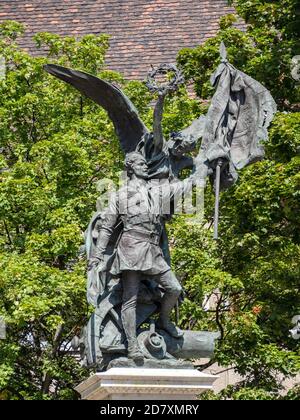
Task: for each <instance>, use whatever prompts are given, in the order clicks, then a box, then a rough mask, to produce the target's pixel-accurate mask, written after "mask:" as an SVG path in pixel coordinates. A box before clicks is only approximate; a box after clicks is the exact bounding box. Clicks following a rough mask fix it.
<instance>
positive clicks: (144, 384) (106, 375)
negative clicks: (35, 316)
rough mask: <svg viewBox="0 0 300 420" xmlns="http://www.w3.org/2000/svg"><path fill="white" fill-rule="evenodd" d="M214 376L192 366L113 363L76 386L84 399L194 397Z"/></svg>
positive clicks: (207, 388)
mask: <svg viewBox="0 0 300 420" xmlns="http://www.w3.org/2000/svg"><path fill="white" fill-rule="evenodd" d="M217 378H218V377H217V376H214V375H209V374H206V373H202V372H199V371H198V370H195V369H151V368H149V369H145V368H129V367H127V368H120V367H119V368H117V367H115V368H111V369H109V370H108V371H106V372H101V373H96V374H94V375H93V376H91V377H90V378H88V379H87V380H85V381H84V382H82V383H81V384H79V385H78V386H77V387H76V388H75V389H76V391H77V392H79V394H80V395H81V399H83V400H98V401H99V400H196V399H197V396H198V395H199V394H201V393H203V392H204V391H209V390H212V385H213V383H214V381H215V380H216V379H217Z"/></svg>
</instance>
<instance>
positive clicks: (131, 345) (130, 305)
mask: <svg viewBox="0 0 300 420" xmlns="http://www.w3.org/2000/svg"><path fill="white" fill-rule="evenodd" d="M122 285H123V303H122V309H121V317H122V323H123V328H124V331H125V335H126V338H127V342H128V357H129V358H131V359H134V360H140V359H143V355H142V353H141V351H140V349H139V347H138V343H137V339H136V306H137V295H138V291H139V285H140V273H139V272H136V271H123V273H122Z"/></svg>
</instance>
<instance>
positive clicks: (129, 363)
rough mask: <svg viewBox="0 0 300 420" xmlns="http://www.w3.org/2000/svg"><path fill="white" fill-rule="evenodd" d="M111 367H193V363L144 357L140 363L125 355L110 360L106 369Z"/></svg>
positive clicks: (171, 358)
mask: <svg viewBox="0 0 300 420" xmlns="http://www.w3.org/2000/svg"><path fill="white" fill-rule="evenodd" d="M112 368H139V369H194V366H193V363H192V362H189V361H187V360H178V359H175V358H174V357H170V358H169V359H166V358H165V359H154V358H153V359H144V360H143V361H142V362H141V363H137V362H134V361H133V360H131V359H128V358H127V357H119V358H118V359H114V360H112V361H111V362H110V363H109V364H108V367H107V370H109V369H112Z"/></svg>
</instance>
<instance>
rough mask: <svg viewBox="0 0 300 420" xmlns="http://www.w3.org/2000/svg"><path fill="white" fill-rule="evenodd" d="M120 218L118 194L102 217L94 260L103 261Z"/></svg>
mask: <svg viewBox="0 0 300 420" xmlns="http://www.w3.org/2000/svg"><path fill="white" fill-rule="evenodd" d="M118 217H119V199H118V194H117V193H116V194H113V195H112V196H111V199H110V202H109V206H108V208H107V209H106V211H105V212H104V215H103V217H102V225H101V228H100V231H99V235H98V239H97V245H96V248H95V252H94V255H93V256H92V258H96V259H99V260H100V259H101V258H102V255H103V253H104V252H105V250H106V248H107V245H108V242H109V240H110V237H111V235H112V234H113V232H114V229H115V226H116V223H117V220H118Z"/></svg>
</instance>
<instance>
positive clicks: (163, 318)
mask: <svg viewBox="0 0 300 420" xmlns="http://www.w3.org/2000/svg"><path fill="white" fill-rule="evenodd" d="M156 281H157V283H159V284H160V285H161V286H162V287H163V288H164V291H165V294H164V297H163V300H162V303H161V310H160V316H159V319H158V323H157V325H158V327H159V328H162V329H164V330H165V331H167V332H168V333H169V334H170V335H172V337H182V336H183V332H182V331H181V330H180V329H179V328H177V327H176V326H175V325H174V324H172V322H170V314H171V311H172V309H173V308H174V306H175V305H176V302H177V300H178V298H179V296H180V294H181V292H182V287H181V285H180V283H179V281H178V280H177V278H176V276H175V274H174V273H173V272H172V271H171V270H170V271H167V272H166V273H163V274H161V275H159V276H158V277H157V278H156Z"/></svg>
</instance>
